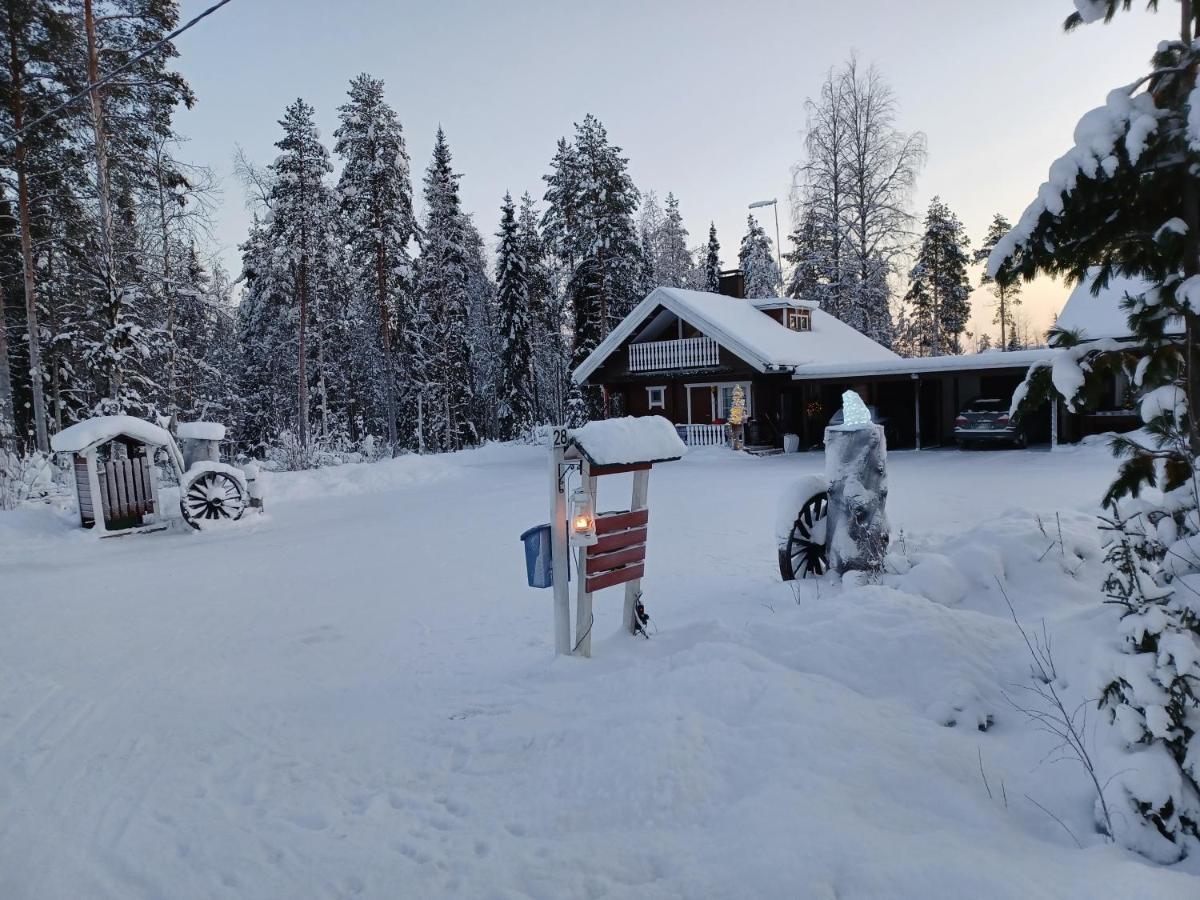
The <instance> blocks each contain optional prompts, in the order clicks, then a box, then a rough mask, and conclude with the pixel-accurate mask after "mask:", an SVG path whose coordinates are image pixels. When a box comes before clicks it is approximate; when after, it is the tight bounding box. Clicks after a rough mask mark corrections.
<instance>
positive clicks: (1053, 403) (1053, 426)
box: [1050, 397, 1058, 450]
mask: <svg viewBox="0 0 1200 900" xmlns="http://www.w3.org/2000/svg"><path fill="white" fill-rule="evenodd" d="M1050 449H1051V450H1057V449H1058V398H1057V397H1054V398H1052V399H1051V400H1050Z"/></svg>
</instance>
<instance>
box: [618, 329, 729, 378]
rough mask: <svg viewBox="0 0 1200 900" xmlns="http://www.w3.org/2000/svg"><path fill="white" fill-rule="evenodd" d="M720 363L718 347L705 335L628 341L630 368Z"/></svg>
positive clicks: (651, 369) (700, 366)
mask: <svg viewBox="0 0 1200 900" xmlns="http://www.w3.org/2000/svg"><path fill="white" fill-rule="evenodd" d="M719 364H720V348H719V347H718V346H717V342H716V341H714V340H713V339H712V338H709V337H694V338H683V339H682V340H678V341H645V342H643V343H640V344H630V345H629V371H630V372H658V371H661V370H663V369H703V368H707V367H710V366H716V365H719Z"/></svg>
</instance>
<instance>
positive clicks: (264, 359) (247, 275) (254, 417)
mask: <svg viewBox="0 0 1200 900" xmlns="http://www.w3.org/2000/svg"><path fill="white" fill-rule="evenodd" d="M268 228H269V226H267V225H264V224H261V223H260V222H259V221H258V220H257V218H256V219H255V220H254V222H253V223H252V225H251V226H250V234H249V236H248V237H247V238H246V241H245V243H243V244H242V246H241V251H242V275H241V281H242V282H243V283H244V285H245V288H244V290H243V292H242V298H241V303H240V304H239V305H238V309H237V327H238V345H239V348H240V357H241V367H240V369H239V372H238V394H239V396H240V397H241V400H242V409H243V412H242V416H241V418H240V421H239V423H238V426H239V427H238V430H237V432H236V434H237V440H238V443H239V445H240V446H241V447H242V448H243V449H245V450H247V451H251V452H259V453H261V452H262V451H264V450H266V449H267V448H268V447H270V446H272V445H273V444H275V443H276V442H277V441H278V440H279V438H280V436H281V435H282V434H283V433H284V432H290V433H292V434H294V433H295V429H296V424H297V421H298V420H299V411H298V407H297V401H298V398H299V393H298V391H297V389H296V378H297V375H296V368H297V367H296V360H297V359H298V358H299V349H298V347H299V329H298V328H297V315H296V308H295V299H296V298H295V296H294V294H293V293H292V279H291V272H290V267H289V266H288V265H287V263H286V261H285V260H283V259H282V258H281V257H280V256H277V255H276V254H275V252H274V250H273V247H272V245H271V243H270V239H269V236H268Z"/></svg>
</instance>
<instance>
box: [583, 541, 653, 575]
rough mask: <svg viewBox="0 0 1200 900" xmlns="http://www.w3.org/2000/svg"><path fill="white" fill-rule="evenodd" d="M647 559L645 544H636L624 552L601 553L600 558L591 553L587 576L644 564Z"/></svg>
mask: <svg viewBox="0 0 1200 900" xmlns="http://www.w3.org/2000/svg"><path fill="white" fill-rule="evenodd" d="M645 559H646V545H645V544H635V545H634V546H632V547H626V548H625V549H624V550H617V551H615V552H613V553H601V554H600V555H599V556H593V555H592V554H591V553H589V554H588V556H587V574H589V575H599V574H600V573H601V572H607V571H609V570H610V569H617V568H620V567H621V566H627V565H629V564H630V563H635V562H644V561H645Z"/></svg>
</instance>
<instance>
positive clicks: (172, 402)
mask: <svg viewBox="0 0 1200 900" xmlns="http://www.w3.org/2000/svg"><path fill="white" fill-rule="evenodd" d="M154 170H155V171H154V175H155V183H156V187H157V189H158V190H157V193H158V226H159V230H160V232H161V238H162V292H163V302H164V303H165V304H166V307H167V414H168V415H169V416H170V417H171V422H170V427H171V428H174V427H175V423H176V421H177V420H178V419H179V406H178V404H177V403H176V398H175V394H176V392H177V390H178V385H177V383H176V375H175V363H176V357H177V355H178V354H177V351H176V345H175V326H176V323H177V320H178V313H177V309H176V303H175V291H174V290H173V289H172V287H171V239H170V234H169V229H168V221H167V197H166V185H165V184H163V157H162V143H161V141H158V140H156V141H155V142H154Z"/></svg>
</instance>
